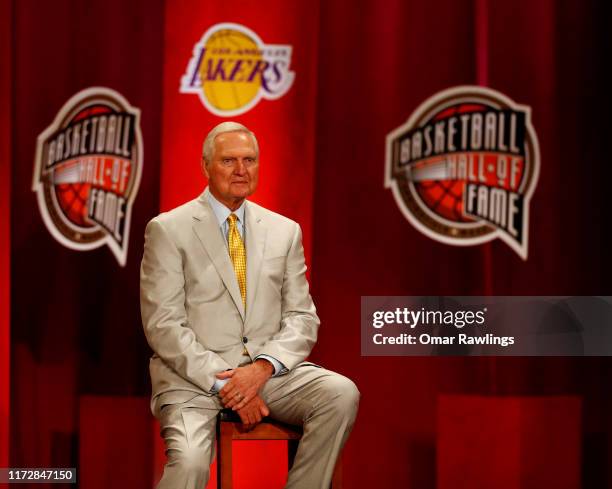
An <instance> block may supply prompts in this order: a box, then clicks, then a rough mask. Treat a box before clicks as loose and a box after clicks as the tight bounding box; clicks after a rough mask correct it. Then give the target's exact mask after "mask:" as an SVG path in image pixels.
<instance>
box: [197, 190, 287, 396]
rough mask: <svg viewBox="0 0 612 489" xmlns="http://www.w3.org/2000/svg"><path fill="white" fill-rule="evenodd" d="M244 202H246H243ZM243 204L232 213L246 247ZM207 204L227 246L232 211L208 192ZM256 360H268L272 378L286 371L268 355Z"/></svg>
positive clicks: (217, 388) (221, 382)
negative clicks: (229, 219) (228, 219)
mask: <svg viewBox="0 0 612 489" xmlns="http://www.w3.org/2000/svg"><path fill="white" fill-rule="evenodd" d="M245 202H246V201H245ZM245 202H243V203H242V204H241V205H240V207H238V209H236V210H235V211H233V213H234V214H236V217H237V218H238V220H237V222H236V224H237V228H238V232H239V233H240V237H241V238H242V241H243V242H244V243H245V246H246V240H245V237H244V206H245ZM208 203H209V204H210V207H211V208H212V210H213V213H214V214H215V217H216V218H217V222H218V223H219V229H220V230H221V234H222V235H223V239H224V241H225V245H226V246H228V243H227V234H228V232H229V222H228V221H227V218H228V217H229V216H230V214H232V211H231V210H229V209H228V208H227V207H225V206H224V205H223V204H222V203H221V202H219V201H218V200H217V199H215V197H214V196H213V194H212V193H211V192H210V191H209V192H208ZM258 358H262V359H264V360H268V361H269V362H270V363H271V364H272V366H273V367H274V374H273V375H272V377H276V376H277V375H280V374H282V373H285V372H286V371H287V369H286V368H285V366H284V365H283V364H282V363H281V362H279V361H278V360H277V359H276V358H274V357H271V356H270V355H257V356H256V357H255V358H254V360H257V359H258ZM228 382H229V379H217V380H215V383H214V385H213V387H212V389H211V390H212V392H219V391H220V390H221V389H222V388H223V386H224V385H225V384H227V383H228Z"/></svg>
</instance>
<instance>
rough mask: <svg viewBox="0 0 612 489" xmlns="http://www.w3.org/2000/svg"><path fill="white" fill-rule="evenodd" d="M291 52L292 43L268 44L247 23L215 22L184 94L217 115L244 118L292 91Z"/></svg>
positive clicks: (199, 46) (196, 54)
mask: <svg viewBox="0 0 612 489" xmlns="http://www.w3.org/2000/svg"><path fill="white" fill-rule="evenodd" d="M291 51H292V47H291V46H289V45H286V44H264V43H263V41H262V40H261V39H260V38H259V36H258V35H257V34H255V32H253V31H252V30H251V29H249V28H247V27H245V26H243V25H240V24H233V23H222V24H215V25H213V26H212V27H211V28H210V29H208V30H207V31H206V32H205V33H204V36H203V37H202V39H201V40H200V41H199V42H198V43H196V45H195V46H194V47H193V54H192V56H191V59H190V60H189V63H188V65H187V70H186V71H185V74H184V75H183V77H182V79H181V86H180V92H181V93H195V94H197V95H198V96H199V97H200V100H201V101H202V103H203V104H204V107H206V108H207V109H208V110H209V111H210V112H212V113H213V114H215V115H217V116H220V117H229V116H234V115H238V114H243V113H245V112H247V111H249V110H251V109H252V108H253V107H255V105H257V103H258V102H259V101H260V100H261V99H262V98H264V99H267V100H275V99H278V98H280V97H282V96H283V95H285V93H287V91H288V90H289V89H290V88H291V85H292V84H293V79H294V77H295V73H294V72H293V71H290V65H291Z"/></svg>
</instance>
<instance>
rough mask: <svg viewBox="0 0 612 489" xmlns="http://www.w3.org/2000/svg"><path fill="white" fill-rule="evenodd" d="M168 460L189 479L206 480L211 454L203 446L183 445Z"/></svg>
mask: <svg viewBox="0 0 612 489" xmlns="http://www.w3.org/2000/svg"><path fill="white" fill-rule="evenodd" d="M172 458H173V460H172V461H171V462H170V465H172V466H173V467H174V468H175V469H177V470H180V471H181V473H182V474H183V476H185V477H187V478H190V479H192V478H193V479H204V480H208V477H209V471H210V462H211V458H212V454H211V453H210V451H209V450H206V449H203V448H191V447H184V448H183V449H182V450H181V451H180V452H178V453H175V454H174V456H173V457H172Z"/></svg>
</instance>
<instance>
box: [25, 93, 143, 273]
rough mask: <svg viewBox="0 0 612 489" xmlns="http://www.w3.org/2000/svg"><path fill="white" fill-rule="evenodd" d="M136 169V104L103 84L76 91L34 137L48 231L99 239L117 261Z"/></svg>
mask: <svg viewBox="0 0 612 489" xmlns="http://www.w3.org/2000/svg"><path fill="white" fill-rule="evenodd" d="M141 171H142V136H141V133H140V111H139V110H138V109H136V108H134V107H132V106H131V105H130V104H129V103H128V102H127V101H126V100H125V98H123V97H122V96H121V95H120V94H119V93H117V92H115V91H114V90H111V89H108V88H103V87H94V88H89V89H86V90H83V91H81V92H79V93H77V94H76V95H75V96H74V97H72V98H71V99H70V100H69V101H68V102H66V104H65V105H64V106H63V107H62V109H61V110H60V111H59V113H58V115H57V116H56V118H55V121H54V122H53V124H51V125H50V126H49V127H48V128H47V129H45V131H43V133H42V134H41V135H40V136H39V137H38V141H37V146H36V157H35V161H34V178H33V190H34V191H35V192H36V194H37V197H38V205H39V209H40V212H41V215H42V217H43V220H44V222H45V224H46V226H47V228H48V230H49V232H50V233H51V234H52V235H53V237H54V238H55V239H57V240H58V241H59V242H60V243H62V244H63V245H64V246H66V247H68V248H71V249H75V250H91V249H94V248H98V247H100V246H102V245H104V244H107V245H108V246H109V248H110V249H111V250H112V251H113V253H114V254H115V256H116V258H117V260H118V262H119V263H120V264H121V265H124V264H125V260H126V255H127V246H128V238H129V225H130V217H131V209H132V204H133V201H134V199H135V197H136V194H137V192H138V186H139V183H140V174H141Z"/></svg>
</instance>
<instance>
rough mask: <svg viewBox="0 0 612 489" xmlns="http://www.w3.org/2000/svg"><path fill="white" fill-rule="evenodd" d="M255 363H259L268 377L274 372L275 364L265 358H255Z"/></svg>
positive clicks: (258, 365) (259, 366)
mask: <svg viewBox="0 0 612 489" xmlns="http://www.w3.org/2000/svg"><path fill="white" fill-rule="evenodd" d="M254 365H257V367H258V368H260V369H261V370H262V371H263V372H265V374H266V375H267V376H268V377H272V374H273V373H274V365H272V363H271V362H269V361H268V360H266V359H265V358H258V359H257V360H255V362H254Z"/></svg>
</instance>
